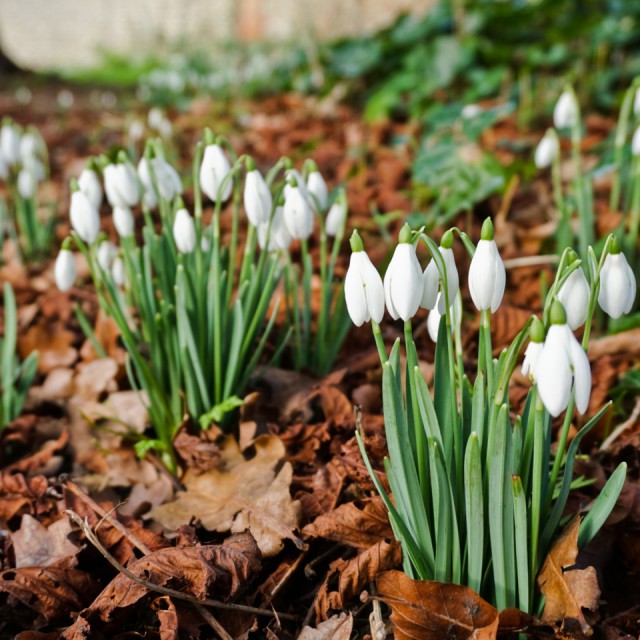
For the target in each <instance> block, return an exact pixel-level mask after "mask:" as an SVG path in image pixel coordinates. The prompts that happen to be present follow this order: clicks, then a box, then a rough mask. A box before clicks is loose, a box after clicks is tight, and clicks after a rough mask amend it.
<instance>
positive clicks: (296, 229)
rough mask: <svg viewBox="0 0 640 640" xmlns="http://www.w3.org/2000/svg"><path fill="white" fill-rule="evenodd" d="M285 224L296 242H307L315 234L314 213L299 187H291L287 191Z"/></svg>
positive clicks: (285, 197)
mask: <svg viewBox="0 0 640 640" xmlns="http://www.w3.org/2000/svg"><path fill="white" fill-rule="evenodd" d="M284 223H285V225H286V227H287V231H288V232H289V233H290V234H291V237H292V238H294V239H296V240H306V239H307V238H308V237H309V236H310V235H311V233H312V232H313V211H312V210H311V207H310V205H309V201H308V200H307V198H305V196H304V194H303V192H302V191H301V189H300V188H299V187H298V186H294V185H291V186H290V189H289V190H288V191H285V196H284Z"/></svg>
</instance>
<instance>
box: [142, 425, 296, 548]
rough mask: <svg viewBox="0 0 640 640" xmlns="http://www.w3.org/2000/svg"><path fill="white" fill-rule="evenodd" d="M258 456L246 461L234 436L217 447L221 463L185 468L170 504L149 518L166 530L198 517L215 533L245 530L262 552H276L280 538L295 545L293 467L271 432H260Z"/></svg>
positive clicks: (163, 506)
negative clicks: (198, 470)
mask: <svg viewBox="0 0 640 640" xmlns="http://www.w3.org/2000/svg"><path fill="white" fill-rule="evenodd" d="M254 444H255V450H256V454H255V456H254V457H253V458H251V459H249V460H247V459H245V457H244V456H243V454H242V452H241V451H240V447H239V446H238V443H237V442H236V441H235V439H233V438H227V439H226V440H225V442H224V444H223V445H221V465H220V468H218V469H212V470H211V471H208V472H206V473H203V474H200V475H197V474H195V473H194V472H193V471H191V470H189V471H187V473H186V474H185V477H184V479H183V484H184V486H185V487H186V491H183V492H180V493H178V495H177V498H176V500H175V501H174V502H170V503H168V504H165V505H162V506H160V507H156V508H155V509H153V510H152V511H151V513H150V514H149V517H151V518H154V519H155V520H157V521H158V522H160V523H161V524H162V525H163V526H164V527H166V528H168V529H177V528H178V527H179V526H180V525H183V524H187V523H188V522H189V521H190V520H191V519H192V518H194V517H196V518H198V519H199V520H200V521H201V522H202V525H203V526H204V527H205V528H207V529H209V530H215V531H231V532H238V531H244V530H245V529H249V530H250V531H251V533H252V534H253V535H254V537H255V538H256V540H257V542H258V546H259V547H260V551H261V552H262V554H263V555H264V556H272V555H275V554H277V553H278V552H279V551H280V549H281V548H282V545H283V542H282V541H283V540H284V539H285V538H289V539H291V540H293V541H294V543H296V544H297V545H298V546H301V545H302V542H301V540H300V539H299V538H298V537H297V536H295V535H294V534H293V530H294V529H295V528H297V526H298V525H299V522H300V504H299V503H298V502H297V501H294V500H292V498H291V494H290V490H289V489H290V486H291V478H292V467H291V464H290V463H289V462H286V463H284V465H283V466H282V468H281V469H280V470H279V471H277V472H276V469H277V466H278V465H279V463H280V462H281V460H282V458H283V456H284V453H285V451H284V445H283V444H282V441H281V440H280V439H279V438H277V437H275V436H260V437H259V438H257V439H256V441H255V443H254Z"/></svg>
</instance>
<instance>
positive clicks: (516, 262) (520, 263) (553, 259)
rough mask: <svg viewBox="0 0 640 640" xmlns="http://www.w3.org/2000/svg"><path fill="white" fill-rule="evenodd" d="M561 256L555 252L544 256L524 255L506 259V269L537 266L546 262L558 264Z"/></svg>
mask: <svg viewBox="0 0 640 640" xmlns="http://www.w3.org/2000/svg"><path fill="white" fill-rule="evenodd" d="M559 261H560V258H559V257H558V256H557V255H555V254H548V255H543V256H522V257H520V258H509V259H507V260H505V261H504V268H505V269H518V268H519V267H537V266H541V265H545V264H557V263H558V262H559Z"/></svg>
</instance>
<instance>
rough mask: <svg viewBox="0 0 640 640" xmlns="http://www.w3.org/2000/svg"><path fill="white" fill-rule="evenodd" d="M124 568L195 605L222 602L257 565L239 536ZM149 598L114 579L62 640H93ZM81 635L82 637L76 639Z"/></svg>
mask: <svg viewBox="0 0 640 640" xmlns="http://www.w3.org/2000/svg"><path fill="white" fill-rule="evenodd" d="M127 568H128V569H129V571H131V572H132V573H133V574H134V575H136V576H139V577H140V578H142V579H144V580H147V581H149V582H151V583H153V584H156V585H160V586H165V587H169V588H173V589H178V590H180V591H182V592H183V593H185V594H189V595H192V596H194V597H196V598H200V599H202V598H207V597H208V598H212V599H216V600H225V601H228V600H230V599H232V598H233V597H234V596H236V595H237V594H238V593H239V592H240V591H241V590H242V589H244V588H246V586H247V584H248V583H249V582H251V580H252V579H253V578H254V577H255V576H256V575H257V573H258V572H259V571H260V568H261V560H260V551H259V550H258V547H257V545H256V541H255V540H254V538H253V536H252V535H251V534H249V533H242V534H238V535H235V536H232V537H230V538H228V539H227V540H225V541H224V542H223V543H222V544H221V545H210V546H201V547H179V548H177V547H170V548H166V549H160V550H159V551H155V552H154V553H151V554H149V555H148V556H145V557H144V558H140V559H139V560H136V561H135V562H132V563H131V564H130V565H129V566H128V567H127ZM149 594H150V592H149V591H148V590H147V588H146V587H144V586H142V585H141V584H138V583H137V582H133V581H132V580H130V579H129V578H127V576H125V575H124V574H118V575H117V576H116V577H115V578H114V579H113V580H112V581H111V582H110V583H109V584H108V585H107V586H106V587H105V589H104V590H103V591H102V593H100V595H99V596H98V597H97V598H96V599H95V601H94V602H93V603H92V604H91V606H90V607H88V608H87V609H85V610H84V611H82V613H81V614H80V615H79V616H78V618H77V620H76V621H75V623H74V624H73V625H72V626H71V627H69V628H68V629H67V630H66V631H65V632H64V634H63V635H62V637H63V638H66V639H68V640H69V639H71V638H76V637H93V635H91V634H96V633H99V629H100V626H101V625H103V624H104V623H106V622H114V621H117V619H118V616H119V615H120V614H122V613H124V610H125V609H127V608H129V607H132V606H134V605H136V604H138V603H139V602H140V600H142V599H143V598H145V597H148V596H149ZM154 595H155V594H154ZM81 632H82V633H84V634H85V635H83V636H80V635H79V634H80V633H81ZM77 634H78V635H77Z"/></svg>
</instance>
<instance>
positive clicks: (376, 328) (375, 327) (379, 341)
mask: <svg viewBox="0 0 640 640" xmlns="http://www.w3.org/2000/svg"><path fill="white" fill-rule="evenodd" d="M371 330H372V331H373V337H374V339H375V341H376V347H377V348H378V355H379V356H380V363H381V364H384V363H385V362H387V361H388V360H389V356H388V355H387V348H386V347H385V346H384V340H383V338H382V331H381V330H380V325H379V324H378V323H377V322H376V321H375V320H372V321H371Z"/></svg>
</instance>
